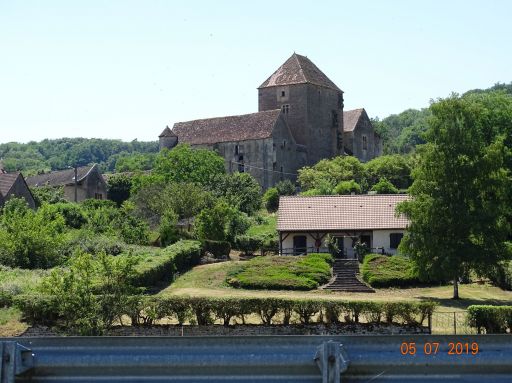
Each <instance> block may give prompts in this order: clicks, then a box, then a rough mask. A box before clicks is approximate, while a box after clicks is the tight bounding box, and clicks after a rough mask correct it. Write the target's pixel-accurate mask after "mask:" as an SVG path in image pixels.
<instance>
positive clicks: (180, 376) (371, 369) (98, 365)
mask: <svg viewBox="0 0 512 383" xmlns="http://www.w3.org/2000/svg"><path fill="white" fill-rule="evenodd" d="M436 344H437V346H436ZM452 344H457V346H456V347H455V348H454V347H452ZM459 344H460V345H461V346H460V347H459V346H458V345H459ZM466 344H468V345H469V344H471V346H470V347H469V348H468V347H467V346H465V345H466ZM475 344H476V345H477V348H478V350H477V352H476V353H475V352H474V351H475V347H474V345H475ZM0 347H1V351H2V359H1V363H0V377H1V382H2V383H12V382H100V381H101V382H107V381H108V382H111V383H116V382H123V383H125V382H169V381H173V382H206V381H207V382H212V383H220V382H233V383H235V382H276V383H277V382H280V383H282V382H300V383H306V382H307V383H309V382H311V383H313V382H316V383H319V382H322V383H337V382H369V381H371V382H396V381H407V382H410V381H414V382H432V381H446V382H447V381H458V380H463V381H464V382H478V383H482V382H510V381H512V335H474V336H464V335H461V336H456V337H455V336H430V335H427V336H424V335H403V336H402V335H400V336H398V335H396V336H252V337H251V336H249V337H95V338H92V337H55V338H9V339H5V338H4V339H0ZM453 350H455V351H454V353H453V354H450V351H453ZM459 351H460V352H459Z"/></svg>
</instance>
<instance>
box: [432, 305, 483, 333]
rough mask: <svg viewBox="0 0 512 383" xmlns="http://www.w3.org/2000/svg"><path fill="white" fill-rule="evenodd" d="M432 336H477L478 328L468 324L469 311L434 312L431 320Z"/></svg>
mask: <svg viewBox="0 0 512 383" xmlns="http://www.w3.org/2000/svg"><path fill="white" fill-rule="evenodd" d="M431 330H432V334H452V335H457V334H476V333H477V330H476V328H473V327H470V326H469V325H468V323H467V311H437V310H436V311H434V313H433V314H432V319H431Z"/></svg>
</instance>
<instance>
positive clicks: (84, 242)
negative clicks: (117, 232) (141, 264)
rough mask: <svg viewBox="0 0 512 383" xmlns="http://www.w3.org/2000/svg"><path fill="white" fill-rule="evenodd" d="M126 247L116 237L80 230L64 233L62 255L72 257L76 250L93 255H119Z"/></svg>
mask: <svg viewBox="0 0 512 383" xmlns="http://www.w3.org/2000/svg"><path fill="white" fill-rule="evenodd" d="M126 247H127V246H126V245H125V243H124V242H123V241H121V240H119V239H118V238H116V237H113V236H107V235H102V234H97V233H94V232H92V231H90V230H86V229H81V230H72V231H70V232H69V233H66V236H65V239H64V245H63V246H62V249H63V251H62V253H63V255H65V256H67V257H70V256H71V255H73V254H74V253H75V252H76V251H77V250H78V251H82V252H84V253H89V254H93V255H98V254H100V253H102V252H104V253H106V254H109V255H119V254H121V253H122V252H123V251H124V250H125V249H126Z"/></svg>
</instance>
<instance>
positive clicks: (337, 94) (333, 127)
mask: <svg viewBox="0 0 512 383" xmlns="http://www.w3.org/2000/svg"><path fill="white" fill-rule="evenodd" d="M358 111H363V112H358ZM353 112H357V113H355V114H358V118H355V117H353V115H352V113H351V112H345V113H344V112H343V91H342V90H341V89H340V88H339V87H338V86H337V85H336V84H335V83H334V82H332V81H331V80H330V79H329V78H328V77H327V76H326V75H325V74H324V73H323V72H322V71H321V70H320V69H318V67H317V66H316V65H315V64H313V62H312V61H311V60H309V59H308V58H307V57H305V56H301V55H298V54H296V53H294V54H293V55H292V56H291V57H290V58H289V59H288V60H286V62H285V63H284V64H283V65H281V66H280V67H279V68H278V69H277V70H276V71H275V72H274V73H273V74H272V75H271V76H270V77H269V78H267V79H266V80H265V81H264V82H263V83H262V84H261V85H260V86H259V87H258V112H257V113H251V114H245V115H239V116H226V117H217V118H208V119H201V120H193V121H187V122H177V123H175V124H174V126H173V128H172V130H171V129H170V128H169V127H166V128H165V130H164V131H163V132H162V133H161V134H160V136H159V141H160V149H164V148H166V149H172V148H173V147H174V146H175V145H177V144H178V143H181V142H185V143H188V144H190V145H192V146H197V147H206V148H209V149H213V150H215V151H217V152H218V153H219V154H220V155H221V156H223V157H224V158H225V160H226V170H227V171H228V172H234V171H239V172H249V173H250V174H251V175H253V176H254V177H255V178H256V179H257V180H258V182H259V183H260V184H261V186H262V187H263V189H267V188H268V187H271V186H273V185H274V184H276V183H277V182H278V181H280V180H283V179H285V178H288V179H291V180H295V178H296V174H297V170H298V169H300V168H301V167H303V166H306V165H314V164H315V163H317V162H318V161H320V160H321V159H324V158H331V157H334V156H337V155H343V154H347V153H348V154H354V155H356V156H357V157H358V158H360V159H361V160H363V161H367V160H370V159H372V158H374V157H375V156H377V155H380V152H381V149H380V148H381V142H380V137H379V136H378V134H376V133H375V131H374V130H373V127H372V125H371V122H370V120H369V119H368V116H367V115H366V112H364V109H358V110H357V111H353ZM346 113H349V116H348V117H349V120H350V122H351V125H350V128H351V130H350V131H347V132H346V133H345V130H344V119H345V116H346ZM355 114H354V115H355ZM354 121H355V122H354ZM345 139H346V140H347V141H348V142H349V147H345V145H344V140H345ZM359 146H360V147H359Z"/></svg>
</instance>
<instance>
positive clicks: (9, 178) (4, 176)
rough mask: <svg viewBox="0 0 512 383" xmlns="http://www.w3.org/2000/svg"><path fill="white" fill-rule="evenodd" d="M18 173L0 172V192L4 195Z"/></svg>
mask: <svg viewBox="0 0 512 383" xmlns="http://www.w3.org/2000/svg"><path fill="white" fill-rule="evenodd" d="M19 175H20V173H18V172H17V173H0V194H2V195H3V196H6V195H7V194H8V193H9V190H11V188H12V185H14V182H16V180H17V179H18V176H19Z"/></svg>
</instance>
